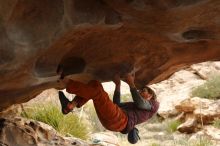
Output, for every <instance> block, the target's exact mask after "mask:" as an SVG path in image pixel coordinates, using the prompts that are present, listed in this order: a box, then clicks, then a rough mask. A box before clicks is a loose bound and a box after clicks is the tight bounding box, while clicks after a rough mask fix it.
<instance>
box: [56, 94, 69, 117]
mask: <svg viewBox="0 0 220 146" xmlns="http://www.w3.org/2000/svg"><path fill="white" fill-rule="evenodd" d="M59 99H60V104H61V108H62V113H63V114H64V115H66V114H68V113H69V112H71V111H72V109H70V108H68V104H71V102H70V101H69V100H68V99H67V98H66V96H65V95H64V93H63V92H62V91H59Z"/></svg>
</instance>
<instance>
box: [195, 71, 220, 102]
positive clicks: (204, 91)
mask: <svg viewBox="0 0 220 146" xmlns="http://www.w3.org/2000/svg"><path fill="white" fill-rule="evenodd" d="M192 97H202V98H208V99H220V75H215V76H212V77H210V79H208V80H207V82H206V83H204V84H203V85H200V86H198V87H196V88H195V89H193V90H192Z"/></svg>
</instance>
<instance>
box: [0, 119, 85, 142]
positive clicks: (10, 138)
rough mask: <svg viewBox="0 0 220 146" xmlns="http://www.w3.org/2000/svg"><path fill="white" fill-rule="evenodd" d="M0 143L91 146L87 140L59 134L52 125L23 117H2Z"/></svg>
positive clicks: (0, 121)
mask: <svg viewBox="0 0 220 146" xmlns="http://www.w3.org/2000/svg"><path fill="white" fill-rule="evenodd" d="M0 145H7V146H57V145H59V146H61V145H62V146H71V145H74V146H89V144H87V143H86V142H85V141H82V140H80V139H77V138H73V137H63V136H61V135H59V134H58V133H57V132H56V131H55V130H54V129H53V128H52V127H51V126H48V125H46V124H44V123H41V122H37V121H33V120H27V119H24V118H21V117H13V118H0Z"/></svg>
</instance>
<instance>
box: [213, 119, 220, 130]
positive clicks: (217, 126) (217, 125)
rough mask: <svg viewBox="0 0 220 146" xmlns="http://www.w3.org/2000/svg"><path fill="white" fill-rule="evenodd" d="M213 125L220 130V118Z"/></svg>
mask: <svg viewBox="0 0 220 146" xmlns="http://www.w3.org/2000/svg"><path fill="white" fill-rule="evenodd" d="M212 125H213V126H214V127H215V128H219V129H220V119H219V118H216V119H214V121H213V122H212Z"/></svg>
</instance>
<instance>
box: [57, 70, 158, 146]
mask: <svg viewBox="0 0 220 146" xmlns="http://www.w3.org/2000/svg"><path fill="white" fill-rule="evenodd" d="M61 82H62V83H63V84H64V85H65V86H66V91H67V92H68V93H72V94H75V95H76V96H75V98H74V99H73V100H72V101H69V100H68V99H67V98H66V97H65V95H64V94H63V92H62V91H59V99H60V102H61V105H62V113H63V114H68V113H69V112H70V111H72V110H73V108H75V107H77V108H80V107H81V106H82V105H84V104H85V103H86V102H87V101H88V100H90V99H92V100H93V104H94V107H95V110H96V113H97V115H98V118H99V120H100V122H101V123H102V125H103V126H104V127H105V128H106V129H108V130H111V131H115V132H121V133H123V134H128V141H129V142H130V143H132V144H135V143H136V142H137V141H138V140H139V139H140V138H139V136H138V129H137V128H135V125H137V124H140V123H143V122H145V121H147V120H148V119H150V118H151V117H152V116H153V115H154V114H155V113H156V112H157V110H158V108H159V102H158V101H157V100H156V95H155V93H154V91H153V90H152V89H150V88H149V87H144V88H142V89H141V90H140V91H138V90H137V88H136V86H135V84H134V76H133V75H131V74H128V75H127V76H126V79H125V82H126V83H127V84H128V85H129V87H130V91H131V95H132V99H133V102H123V103H121V101H120V86H121V81H120V77H119V76H115V78H114V80H113V82H114V83H115V91H114V95H113V102H112V101H111V100H110V98H109V96H108V94H107V93H106V92H105V91H104V89H103V87H102V84H101V83H100V82H98V81H95V80H93V81H90V82H89V83H88V84H84V83H81V82H78V81H73V80H68V79H66V78H64V79H63V80H61Z"/></svg>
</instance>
